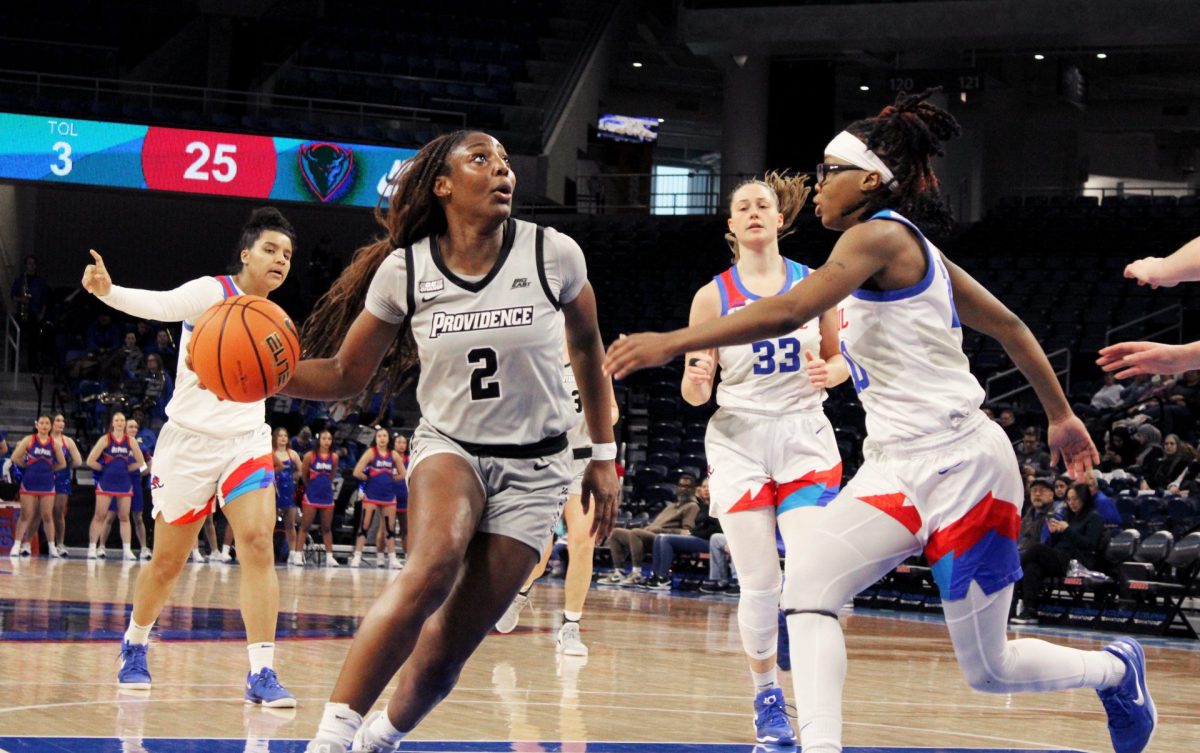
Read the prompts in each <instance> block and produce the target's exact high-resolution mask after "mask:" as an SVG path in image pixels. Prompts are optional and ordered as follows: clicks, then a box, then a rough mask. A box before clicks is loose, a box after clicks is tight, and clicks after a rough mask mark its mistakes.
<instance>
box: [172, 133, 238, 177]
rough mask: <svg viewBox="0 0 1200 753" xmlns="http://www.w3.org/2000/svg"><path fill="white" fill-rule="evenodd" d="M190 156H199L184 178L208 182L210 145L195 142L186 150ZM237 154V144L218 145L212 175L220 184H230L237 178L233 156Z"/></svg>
mask: <svg viewBox="0 0 1200 753" xmlns="http://www.w3.org/2000/svg"><path fill="white" fill-rule="evenodd" d="M184 151H186V152H187V153H188V154H198V155H199V156H198V157H197V158H196V161H195V162H193V163H192V164H191V165H189V166H188V169H187V170H185V171H184V172H183V177H184V178H185V179H187V180H208V176H209V174H210V172H209V170H208V157H209V154H210V152H209V148H208V144H205V143H204V142H203V141H193V142H192V143H190V144H188V145H187V147H186V148H185V149H184ZM236 153H237V145H236V144H217V148H216V151H215V152H212V164H213V167H212V171H211V175H212V177H213V178H215V179H216V180H217V181H218V182H220V183H229V182H231V181H232V180H233V179H234V178H236V177H237V163H236V162H234V161H233V155H234V154H236Z"/></svg>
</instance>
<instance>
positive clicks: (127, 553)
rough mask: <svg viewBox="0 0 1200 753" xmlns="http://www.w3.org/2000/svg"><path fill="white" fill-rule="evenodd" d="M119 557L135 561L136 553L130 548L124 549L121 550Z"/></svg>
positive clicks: (127, 560)
mask: <svg viewBox="0 0 1200 753" xmlns="http://www.w3.org/2000/svg"><path fill="white" fill-rule="evenodd" d="M121 559H122V560H124V561H125V562H137V555H136V554H134V553H133V550H132V549H126V550H124V551H122V552H121Z"/></svg>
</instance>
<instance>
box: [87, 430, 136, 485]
mask: <svg viewBox="0 0 1200 753" xmlns="http://www.w3.org/2000/svg"><path fill="white" fill-rule="evenodd" d="M133 463H134V457H133V449H132V448H131V447H130V445H129V437H121V439H120V440H119V441H118V440H115V439H113V435H112V434H109V435H108V446H107V447H105V448H104V452H103V453H101V455H100V464H101V466H102V467H101V469H100V475H99V476H98V477H97V478H96V493H97V494H107V495H109V496H111V497H132V496H133V484H131V483H130V481H129V466H130V465H132V464H133Z"/></svg>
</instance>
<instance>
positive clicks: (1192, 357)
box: [1096, 342, 1200, 379]
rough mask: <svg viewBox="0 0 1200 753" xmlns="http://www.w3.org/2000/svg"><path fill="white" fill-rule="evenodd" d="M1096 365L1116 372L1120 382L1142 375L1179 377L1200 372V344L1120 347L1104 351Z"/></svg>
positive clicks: (1129, 343)
mask: <svg viewBox="0 0 1200 753" xmlns="http://www.w3.org/2000/svg"><path fill="white" fill-rule="evenodd" d="M1096 363H1097V364H1099V365H1100V367H1101V368H1103V369H1104V370H1105V371H1115V372H1117V379H1128V378H1129V377H1134V376H1138V375H1139V374H1162V375H1164V376H1166V375H1167V374H1178V373H1180V372H1181V371H1190V370H1192V369H1200V342H1194V343H1184V344H1182V345H1165V344H1163V343H1151V342H1126V343H1117V344H1115V345H1109V346H1108V347H1106V348H1102V349H1101V350H1100V358H1098V359H1096Z"/></svg>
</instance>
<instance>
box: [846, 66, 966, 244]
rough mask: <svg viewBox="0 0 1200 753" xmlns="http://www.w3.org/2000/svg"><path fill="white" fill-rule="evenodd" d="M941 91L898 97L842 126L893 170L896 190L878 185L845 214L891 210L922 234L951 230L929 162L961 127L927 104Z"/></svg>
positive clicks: (941, 111) (951, 118) (939, 188)
mask: <svg viewBox="0 0 1200 753" xmlns="http://www.w3.org/2000/svg"><path fill="white" fill-rule="evenodd" d="M940 90H941V89H940V88H934V89H926V90H925V91H923V92H920V93H916V94H900V95H899V96H898V97H896V101H895V103H893V104H890V105H888V106H887V107H885V108H883V109H882V110H880V112H879V114H878V115H876V116H875V117H873V118H865V119H863V120H858V121H855V122H854V123H851V124H850V125H849V126H847V127H846V130H847V131H849V132H850V133H852V134H854V135H855V136H857V137H858V138H859V139H861V140H862V142H863V143H865V144H866V145H867V148H868V149H870V150H871V151H873V152H875V154H877V155H879V158H880V159H882V160H883V161H884V162H885V163H886V164H887V166H888V167H890V168H891V169H892V172H893V174H894V175H895V178H896V183H897V186H896V189H895V190H891V189H889V188H887V187H886V186H880V187H879V188H878V189H877V190H876V191H874V192H873V193H871V194H870V195H869V196H867V197H866V198H865V199H864V200H863V201H862V202H860V203H858V204H856V205H854V206H852V207H850V208H849V209H848V210H846V214H853V213H854V212H857V211H858V210H859V209H862V210H863V214H862V216H863V217H870V216H871V215H873V214H875V213H876V212H878V211H880V210H883V209H895V210H896V211H897V212H899V213H900V214H902V215H904V216H905V217H907V218H908V219H909V220H911V221H912V222H913V223H915V224H916V225H917V226H918V227H920V228H921V229H922V230H925V231H926V232H931V233H934V234H941V233H946V232H949V231H950V229H951V228H952V227H953V224H954V218H953V217H952V216H951V214H950V207H948V206H947V205H946V202H945V201H944V200H943V199H942V192H941V185H940V183H939V182H938V178H937V175H935V174H934V172H933V159H934V157H939V156H941V155H942V153H943V152H942V142H945V141H948V140H950V139H952V138H954V137H955V136H957V135H958V134H959V133H961V132H962V128H961V127H959V125H958V121H957V120H955V119H954V116H953V115H951V114H950V113H948V112H946V111H945V110H943V109H942V108H940V107H938V106H936V105H933V104H930V103H929V102H927V101H926V100H927V99H928V98H929V97H930V95H932V94H935V93H936V92H938V91H940Z"/></svg>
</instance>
